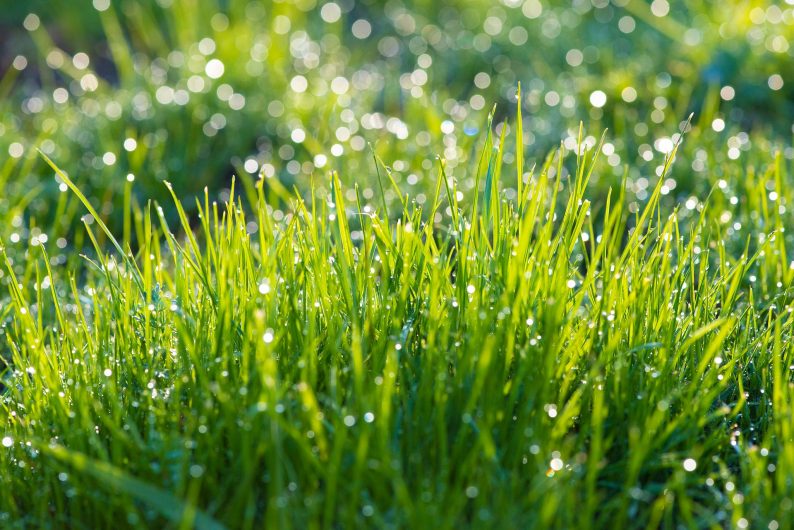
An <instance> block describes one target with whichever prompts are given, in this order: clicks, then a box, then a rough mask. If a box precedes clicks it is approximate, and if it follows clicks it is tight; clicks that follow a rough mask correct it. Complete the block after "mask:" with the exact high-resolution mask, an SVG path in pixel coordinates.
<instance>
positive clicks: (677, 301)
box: [0, 121, 794, 528]
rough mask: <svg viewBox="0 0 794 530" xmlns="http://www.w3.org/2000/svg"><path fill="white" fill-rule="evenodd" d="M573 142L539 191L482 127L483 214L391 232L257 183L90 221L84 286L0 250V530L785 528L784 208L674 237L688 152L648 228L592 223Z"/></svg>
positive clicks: (609, 208)
mask: <svg viewBox="0 0 794 530" xmlns="http://www.w3.org/2000/svg"><path fill="white" fill-rule="evenodd" d="M502 131H505V128H503V129H502ZM516 133H517V137H518V140H519V141H518V146H517V148H516V151H517V155H518V160H519V161H523V156H524V155H523V152H522V144H521V141H520V139H521V135H522V130H521V126H520V121H519V125H518V127H517V131H516ZM582 136H583V135H582V134H581V133H580V135H579V147H578V148H577V149H576V151H575V152H574V153H566V152H565V150H564V149H562V148H561V149H560V150H557V151H555V152H553V153H551V154H550V155H549V156H548V157H547V158H546V160H545V163H544V164H543V165H540V166H538V167H536V168H533V170H532V171H531V172H530V173H529V176H528V178H527V177H526V175H525V173H524V169H523V167H522V163H521V162H519V163H518V164H517V171H516V175H515V176H511V177H508V176H507V175H506V174H503V172H502V154H503V152H504V148H505V145H506V140H505V135H504V134H502V135H501V137H499V138H498V139H497V138H495V137H493V136H491V135H490V134H489V135H488V136H487V137H486V138H485V140H484V142H485V145H484V148H483V151H482V155H481V161H480V164H479V167H478V169H477V170H476V174H475V175H473V177H474V178H475V180H476V181H477V182H478V186H477V187H476V188H475V189H480V190H482V192H481V193H477V194H475V196H474V197H473V199H472V200H471V201H466V202H463V199H462V197H463V195H462V194H459V192H458V190H457V187H456V182H455V180H454V179H451V178H447V174H446V169H445V164H444V161H443V160H442V161H439V164H438V174H437V177H436V183H435V186H434V188H435V193H434V195H433V197H432V200H431V201H428V202H427V203H426V204H425V205H424V206H420V205H418V204H416V203H415V202H412V201H411V200H410V197H407V196H403V195H399V197H401V200H400V201H399V203H400V204H401V208H400V209H399V210H397V211H395V210H394V209H392V211H388V210H387V208H388V206H387V205H385V204H384V205H383V206H378V207H372V206H370V205H367V204H366V202H365V201H362V200H361V199H360V197H359V195H358V189H357V188H354V189H353V190H352V191H353V194H352V196H353V197H354V199H355V200H352V201H351V200H348V199H347V198H346V197H347V196H348V194H347V193H346V190H344V189H343V187H342V184H341V183H340V178H339V176H338V175H336V174H335V173H333V174H332V175H331V178H330V181H329V182H328V186H327V191H326V188H321V187H320V186H317V187H316V188H314V189H313V190H312V193H311V194H310V198H309V199H308V200H304V199H303V198H301V196H300V195H295V196H294V197H293V199H292V200H291V203H290V206H289V208H288V209H287V213H286V215H283V216H282V215H276V210H275V209H274V208H273V207H272V206H271V203H272V200H273V197H271V195H272V193H273V191H272V187H271V182H270V181H269V180H268V179H263V180H259V181H257V182H255V183H254V182H250V181H248V180H245V179H244V180H243V181H242V182H243V184H244V186H243V193H242V196H240V195H238V194H237V193H236V191H235V190H234V187H233V188H232V191H231V194H230V198H229V200H228V201H227V203H226V204H219V203H216V202H214V201H211V200H210V199H209V195H208V194H206V195H205V197H204V200H203V201H197V204H196V206H195V208H196V211H197V212H198V214H197V216H196V217H195V218H194V219H190V218H189V217H188V216H187V214H185V213H184V211H185V210H184V209H183V207H182V205H181V203H180V201H179V199H178V198H177V196H176V195H175V194H174V205H175V209H176V211H177V212H178V214H179V215H178V217H179V218H180V226H179V227H178V228H177V227H176V226H173V227H172V226H169V224H168V220H167V219H166V216H165V215H164V214H163V210H162V209H161V207H160V205H158V204H150V205H149V206H147V207H145V208H137V207H135V205H134V204H133V205H132V206H131V207H130V208H131V209H130V211H129V219H128V221H127V223H126V224H128V225H129V228H128V230H125V233H124V235H123V237H120V238H119V239H118V240H117V239H116V238H114V237H113V234H112V233H111V231H110V230H109V229H108V228H107V226H106V225H105V224H104V223H102V222H101V221H100V220H99V219H98V218H97V217H94V218H93V221H94V222H93V223H90V222H87V223H86V225H85V226H86V233H87V237H88V239H89V240H90V241H93V242H94V243H95V246H94V253H93V254H92V255H91V256H90V257H88V256H87V257H86V258H85V261H86V263H87V264H88V265H87V267H85V268H84V269H82V270H83V272H81V276H80V277H79V278H77V277H75V275H74V274H70V272H69V270H68V269H66V268H65V267H64V266H63V265H59V266H56V267H53V266H52V265H51V260H50V259H48V254H47V250H46V247H47V246H48V245H47V244H39V245H38V246H37V247H33V248H32V249H31V251H30V255H29V256H28V259H26V260H24V262H22V263H20V262H18V261H17V262H14V261H13V258H12V257H10V256H9V255H7V254H6V253H5V251H0V259H2V262H3V265H4V278H3V279H4V281H3V283H2V290H1V291H0V300H2V301H3V303H2V306H1V307H2V309H0V319H2V321H3V327H2V328H0V329H2V335H0V338H1V339H2V348H3V350H2V351H3V352H4V353H3V359H4V362H5V364H6V369H5V374H4V378H3V384H4V387H5V388H4V391H3V397H2V402H1V408H0V414H2V419H3V423H2V427H1V429H2V430H1V431H0V435H2V436H1V437H2V447H0V469H3V470H4V471H3V473H2V474H0V486H2V489H3V490H4V491H6V492H10V494H6V495H3V496H0V518H2V523H3V525H4V526H6V527H10V528H25V527H30V526H50V527H53V528H59V527H71V528H80V527H85V528H107V527H112V526H119V525H121V526H125V527H131V528H148V527H170V528H192V527H196V528H224V527H229V528H258V527H262V526H267V527H274V528H293V527H294V528H307V527H308V528H355V527H384V528H423V527H429V526H432V527H437V528H461V527H464V528H467V527H468V528H484V527H492V528H497V527H509V528H513V527H542V528H546V527H551V528H576V527H582V528H590V527H593V526H598V527H614V528H621V527H632V528H654V527H659V526H664V527H675V526H678V525H683V526H685V527H689V528H714V527H732V526H735V527H740V528H745V527H749V525H752V527H753V528H755V527H767V525H769V528H773V527H774V528H778V527H780V528H787V527H788V526H787V525H788V524H789V523H788V521H790V520H791V509H792V504H791V502H790V500H789V499H790V497H791V494H792V485H791V483H790V480H789V479H788V477H790V476H791V474H792V473H794V456H793V453H792V449H793V448H794V446H793V445H792V443H793V442H792V440H791V421H790V418H791V412H792V403H793V402H794V390H792V387H791V383H790V381H791V368H790V366H791V365H792V364H794V362H793V361H792V348H791V344H792V342H791V341H790V336H791V326H792V323H793V322H794V321H793V320H792V317H791V307H792V306H791V305H790V304H791V300H790V285H791V281H792V279H794V272H792V269H791V267H790V266H789V263H788V259H787V257H786V250H785V244H784V240H783V237H782V236H783V234H784V232H785V230H784V226H783V223H782V221H781V217H780V213H779V212H780V210H779V209H778V210H775V209H774V208H770V207H769V206H770V199H769V196H768V194H767V191H766V189H765V187H764V186H763V185H758V186H756V187H753V186H751V185H749V184H748V186H747V189H748V195H747V196H746V197H745V199H746V200H747V201H751V202H753V204H757V205H758V206H759V207H758V208H756V209H755V211H758V212H763V221H765V227H766V230H765V231H764V232H763V233H758V234H756V235H755V236H754V237H752V238H749V237H748V238H747V239H746V241H745V244H744V245H743V246H742V247H741V249H740V250H739V251H737V252H734V251H732V249H731V248H729V247H726V245H725V244H724V240H723V238H722V231H723V230H724V223H723V222H722V221H721V220H720V219H721V215H722V211H721V210H719V209H717V210H715V209H714V208H713V207H712V206H711V203H710V200H706V201H703V202H702V203H700V204H699V207H698V209H697V215H695V216H691V217H689V218H687V219H688V220H687V221H686V222H681V221H680V220H679V216H678V213H677V211H675V210H670V209H669V208H666V207H664V206H662V204H661V203H660V197H661V196H662V186H663V185H664V182H665V179H664V176H665V175H666V174H667V172H668V171H669V170H670V167H671V165H672V163H673V159H674V157H675V154H676V149H677V147H678V146H677V145H676V146H675V147H674V149H673V150H672V151H671V153H670V154H669V155H668V157H667V158H666V160H665V163H664V169H663V172H662V178H660V179H659V180H658V184H656V186H655V188H654V189H653V190H652V193H651V194H650V197H649V199H648V201H647V204H645V205H644V207H642V208H640V209H636V211H630V202H629V201H628V200H627V199H626V190H625V188H623V189H616V190H614V191H613V193H611V194H609V195H608V196H607V198H606V199H605V200H603V201H602V200H599V201H598V202H593V203H591V201H590V200H588V197H589V188H588V182H589V180H590V178H591V176H592V175H593V173H594V172H595V171H596V170H597V167H598V166H597V158H598V154H599V153H600V149H599V148H596V149H585V148H584V147H583V142H582ZM779 160H780V159H779V158H778V159H777V164H775V163H774V162H773V164H772V165H771V166H770V167H771V168H772V169H770V171H777V172H778V173H777V174H778V177H779V178H782V177H780V172H781V171H783V168H782V167H781V165H780V163H779ZM567 167H572V168H573V170H572V171H566V168H567ZM53 168H54V169H55V170H56V172H57V173H58V175H59V177H60V178H61V179H62V181H63V182H65V183H66V184H67V185H68V186H69V187H71V188H72V190H73V191H74V192H75V194H76V195H77V197H78V199H79V200H80V201H81V202H82V203H83V204H84V205H85V206H86V207H87V208H88V211H89V212H90V214H92V215H93V216H96V215H98V214H97V212H96V211H95V210H94V209H93V207H92V206H91V201H90V200H89V199H88V198H86V197H85V196H83V195H82V194H81V193H80V191H79V185H76V184H75V183H73V182H72V180H71V179H70V178H69V177H68V176H67V175H65V174H64V173H63V172H61V171H60V170H59V169H58V168H57V167H56V166H54V165H53ZM508 180H509V183H507V181H508ZM393 184H394V183H393V182H389V174H388V173H387V172H382V182H381V186H380V190H381V191H382V192H384V193H385V191H384V190H386V189H389V188H390V187H391V186H392V185H393ZM512 186H515V189H516V190H517V196H516V197H515V198H514V199H508V198H506V195H507V194H506V190H508V189H513V188H512ZM780 193H781V194H783V193H786V192H785V191H783V190H781V192H780ZM781 200H782V198H781ZM776 212H777V213H776ZM86 220H87V221H88V220H90V218H87V219H86ZM759 221H760V220H759ZM192 222H195V224H192ZM176 234H181V235H176ZM102 238H108V239H109V240H110V241H111V243H112V246H111V247H110V248H111V250H110V251H108V250H107V248H108V245H106V244H103V243H101V240H102ZM133 240H134V241H135V244H136V245H137V247H138V248H137V249H136V250H135V251H134V252H133V251H132V250H131V247H132V244H131V242H132V241H133ZM2 246H3V244H2V243H1V242H0V247H2ZM572 508H575V509H572ZM45 521H47V522H46V523H45Z"/></svg>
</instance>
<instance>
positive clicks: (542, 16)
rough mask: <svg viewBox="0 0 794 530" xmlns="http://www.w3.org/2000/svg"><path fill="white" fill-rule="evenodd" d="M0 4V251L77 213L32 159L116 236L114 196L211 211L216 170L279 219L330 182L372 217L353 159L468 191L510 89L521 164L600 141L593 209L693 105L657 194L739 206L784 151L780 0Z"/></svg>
mask: <svg viewBox="0 0 794 530" xmlns="http://www.w3.org/2000/svg"><path fill="white" fill-rule="evenodd" d="M4 3H5V4H6V5H4V7H3V9H2V10H0V158H1V159H3V161H2V163H0V190H2V193H0V221H5V222H3V223H2V226H3V228H2V230H0V236H2V237H3V238H4V239H5V240H6V241H11V242H12V243H15V242H18V243H20V244H24V243H25V241H26V240H28V239H30V238H31V237H35V236H37V235H38V234H39V233H40V232H42V230H41V229H36V228H35V227H36V226H44V227H47V229H46V231H47V232H48V233H49V234H50V237H58V238H65V237H67V235H68V233H69V229H70V227H71V226H72V225H73V220H74V215H75V213H77V212H81V209H80V208H79V207H78V205H77V203H76V202H75V201H74V199H73V198H71V197H70V196H69V195H70V194H67V193H65V186H63V185H62V184H61V183H59V182H58V181H57V179H56V178H55V175H54V174H53V172H52V171H51V170H50V169H49V168H48V167H47V166H46V164H44V163H43V161H42V160H41V159H40V157H39V156H38V154H37V152H36V149H37V148H38V149H41V150H42V151H43V152H44V153H46V154H47V155H48V156H50V157H51V158H52V159H53V160H55V162H56V163H57V164H59V165H60V166H61V167H62V168H63V169H64V170H65V171H66V172H67V173H68V174H69V175H71V176H72V177H74V178H75V180H76V181H77V182H78V184H79V185H80V186H81V187H83V188H84V190H85V191H86V193H87V194H88V195H90V196H92V197H93V198H94V200H95V204H97V205H98V209H99V211H100V212H101V214H102V215H104V216H106V218H107V219H106V220H107V222H108V223H109V224H110V225H111V226H112V227H113V228H114V229H118V228H119V227H120V224H121V218H122V215H121V213H120V209H121V205H122V204H123V197H124V193H125V189H127V188H131V189H132V190H133V192H132V193H133V197H134V198H137V199H138V200H139V201H143V200H146V199H150V198H151V199H155V200H158V201H161V202H163V203H164V205H166V206H165V207H166V208H167V205H168V204H169V203H170V201H168V200H167V195H166V189H165V186H164V185H163V181H165V180H168V181H170V182H172V183H173V185H174V188H175V189H176V191H177V192H178V194H179V195H180V196H181V197H190V196H191V195H195V194H198V193H200V192H201V191H202V190H203V188H204V187H205V186H206V187H208V188H209V189H210V190H211V192H212V193H213V195H216V196H220V197H221V198H223V196H224V190H225V189H226V188H228V186H229V184H230V181H231V176H232V175H233V174H238V175H242V174H246V175H251V176H252V177H254V178H257V177H263V178H267V179H271V180H270V182H271V183H272V184H271V185H270V186H268V189H269V190H270V191H271V192H272V194H273V195H274V196H275V197H276V199H274V207H278V204H279V201H278V200H277V198H278V197H281V198H283V197H284V196H285V193H286V192H287V191H288V190H289V189H291V188H293V187H296V188H297V189H298V190H301V191H305V190H308V189H309V188H310V187H311V186H312V182H313V183H314V186H315V187H317V188H319V189H320V191H321V192H322V188H323V186H324V184H325V182H326V180H327V179H326V177H327V174H328V172H329V171H330V170H338V171H339V172H340V174H341V177H342V179H343V181H345V182H346V183H348V184H351V183H357V184H358V185H359V186H360V187H361V189H362V195H363V197H364V199H365V200H367V201H370V200H371V202H372V204H373V205H375V204H379V202H378V201H379V199H378V197H377V196H376V194H377V193H379V192H378V191H377V184H376V182H377V181H376V178H375V175H376V168H375V163H374V161H373V156H372V155H373V153H372V151H371V150H370V147H369V146H370V145H371V146H372V149H374V150H375V152H376V153H377V155H378V157H380V159H382V160H383V161H384V163H385V164H386V165H387V166H388V170H390V171H391V172H392V175H393V176H394V179H395V180H396V182H397V184H398V185H399V186H400V189H401V190H402V191H403V192H404V193H405V192H410V193H411V197H412V198H413V199H414V200H417V201H418V202H420V203H421V202H423V201H425V200H427V195H429V194H430V193H432V190H433V189H434V188H435V182H436V179H437V163H436V157H437V156H441V157H443V158H444V159H446V161H447V164H448V174H449V175H450V176H451V177H453V178H456V179H458V189H460V190H462V191H463V192H464V193H471V191H472V188H473V186H474V173H475V171H474V169H473V168H474V167H475V165H476V163H477V159H478V154H477V149H478V147H479V146H480V145H481V144H482V141H483V137H484V135H483V134H481V133H482V131H483V128H484V127H486V126H487V125H486V124H487V114H488V112H489V111H490V109H491V107H492V105H493V104H497V107H496V117H495V119H494V121H493V124H494V127H495V129H496V132H500V130H501V127H503V126H505V124H507V126H508V127H509V126H510V125H509V124H510V123H511V122H513V121H514V119H515V109H516V105H515V100H516V91H517V86H518V84H519V83H521V86H522V93H521V105H522V108H523V120H524V143H525V144H526V152H527V154H528V157H529V158H530V160H529V161H528V163H527V165H526V166H525V167H526V168H527V170H529V168H531V167H532V162H533V161H538V160H543V159H544V158H545V156H546V154H547V153H548V152H549V150H551V149H553V148H555V147H556V146H558V145H559V144H560V142H562V143H563V145H564V146H565V147H566V148H568V149H576V148H577V134H578V126H579V122H580V121H583V122H584V125H585V128H586V131H587V132H588V136H587V138H586V143H588V144H589V145H594V144H595V143H596V139H597V138H598V137H599V135H600V134H601V131H602V130H603V129H605V128H608V129H609V132H608V134H607V141H606V144H605V145H604V146H603V148H602V150H603V155H604V156H603V157H602V162H601V166H602V171H599V172H598V174H597V175H596V176H595V178H594V181H593V189H594V193H596V194H598V193H601V192H604V190H606V189H607V187H609V186H612V187H614V186H618V185H620V183H621V182H623V179H624V178H625V179H626V180H625V182H626V185H627V188H628V190H629V192H630V193H632V194H634V196H635V197H636V200H637V203H638V204H641V202H642V201H643V200H644V199H645V198H647V196H648V192H649V190H650V189H652V187H653V183H654V181H655V179H656V175H658V174H659V173H660V166H661V164H662V160H663V157H664V154H665V153H666V152H668V151H669V150H670V148H671V147H672V145H673V143H674V142H675V141H676V139H677V136H676V134H675V133H676V132H677V131H678V130H679V127H680V126H681V123H682V121H683V120H685V119H686V117H687V116H688V115H689V114H690V113H691V112H694V113H695V117H694V122H693V128H692V131H691V133H690V134H691V137H692V139H691V140H688V141H687V142H686V143H685V146H684V149H683V151H682V153H681V155H679V158H684V160H683V161H679V162H678V163H677V165H676V170H675V172H674V173H673V174H672V175H671V176H670V178H669V179H668V182H667V183H665V189H664V190H663V193H664V194H665V195H666V196H668V199H667V200H669V201H676V202H679V203H683V204H687V201H688V200H689V201H690V202H691V200H692V199H693V198H696V199H697V198H702V196H703V195H705V194H706V193H708V191H709V190H710V189H711V188H712V187H714V186H715V185H718V186H719V188H720V189H721V190H723V191H726V193H727V194H728V195H732V196H733V194H734V193H735V194H737V195H741V193H740V191H741V186H742V182H743V176H742V175H743V173H744V172H745V171H746V168H747V167H748V166H753V167H757V168H758V171H759V172H763V171H764V168H765V167H767V165H768V162H769V161H770V160H771V157H770V156H769V153H770V152H771V151H773V150H775V149H777V150H779V151H780V152H781V154H782V160H783V161H784V162H785V163H789V162H788V161H790V160H791V159H792V158H794V149H793V148H792V146H791V141H790V139H791V133H792V123H793V122H794V61H793V60H792V56H794V47H792V45H791V42H792V39H794V5H792V4H794V0H786V2H764V1H757V0H727V1H725V0H723V1H711V0H708V1H707V0H687V1H678V0H670V1H668V0H653V1H652V2H649V1H646V0H573V1H570V2H550V1H547V0H501V1H491V0H488V1H484V0H469V1H466V2H459V1H457V0H403V1H397V0H388V1H386V2H382V1H380V0H336V1H332V2H326V1H322V0H295V1H286V0H278V1H277V0H270V1H257V0H253V1H249V0H93V1H91V0H78V1H74V0H68V1H67V0H31V1H27V2H8V1H6V2H4ZM512 141H513V139H511V140H510V142H509V143H512ZM511 150H512V147H509V150H508V153H507V155H506V156H505V162H506V163H507V164H508V165H511V164H512V163H513V162H514V160H513V158H514V157H513V156H512V154H511V152H510V151H511ZM736 161H738V162H736ZM131 182H132V183H133V184H134V185H133V184H131ZM723 183H724V184H723ZM511 185H512V184H511V183H510V182H507V183H506V184H505V190H504V193H505V196H506V197H507V198H510V196H511V192H512V191H513V190H511V188H510V186H511ZM387 195H388V197H387V199H388V200H394V198H395V195H394V193H392V192H391V191H388V192H387ZM513 195H514V193H513ZM729 198H730V197H728V199H729ZM728 199H726V200H728ZM186 202H187V203H190V201H186ZM694 204H697V200H695V202H694ZM693 209H694V207H693V208H690V210H693ZM684 215H686V209H685V211H684Z"/></svg>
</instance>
